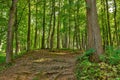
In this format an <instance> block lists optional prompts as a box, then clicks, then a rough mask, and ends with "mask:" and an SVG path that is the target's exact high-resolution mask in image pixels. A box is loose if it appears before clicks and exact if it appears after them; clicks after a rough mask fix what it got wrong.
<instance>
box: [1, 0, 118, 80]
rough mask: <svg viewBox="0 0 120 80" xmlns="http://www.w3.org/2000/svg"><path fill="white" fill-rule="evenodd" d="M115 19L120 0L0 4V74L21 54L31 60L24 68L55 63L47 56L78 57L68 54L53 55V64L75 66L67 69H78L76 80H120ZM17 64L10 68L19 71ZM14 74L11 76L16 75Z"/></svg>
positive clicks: (23, 0)
mask: <svg viewBox="0 0 120 80" xmlns="http://www.w3.org/2000/svg"><path fill="white" fill-rule="evenodd" d="M119 13H120V1H119V0H0V71H1V70H3V69H6V65H5V67H4V66H3V64H2V63H5V59H6V63H12V61H13V59H15V57H16V56H20V55H21V53H26V52H27V53H28V54H29V55H28V54H27V55H26V56H27V57H25V56H23V58H20V61H22V62H24V60H23V59H26V58H27V59H28V61H27V62H29V61H30V60H29V58H30V57H34V58H32V59H34V60H35V59H36V58H43V60H44V58H46V56H47V57H49V58H51V59H53V61H54V59H55V58H54V56H55V55H53V54H51V53H52V52H53V53H57V52H56V51H55V50H63V52H62V53H64V51H66V50H71V51H73V52H74V51H78V52H77V53H80V56H78V54H71V51H68V52H66V53H69V54H66V55H65V54H64V55H65V56H60V55H57V57H58V59H57V58H56V60H55V62H56V64H61V63H60V61H61V60H63V61H66V62H65V63H66V64H67V66H69V65H70V64H74V63H76V65H71V66H72V67H71V68H74V67H75V66H76V71H75V75H76V78H77V80H98V79H100V80H109V79H110V80H120V65H119V64H120V20H119V19H120V15H119ZM41 49H42V50H41ZM37 50H38V51H37ZM58 52H59V51H58ZM39 53H41V54H39ZM44 53H46V54H44ZM49 53H50V54H49ZM75 57H77V60H76V62H75ZM64 58H67V59H68V60H67V59H66V60H65V59H64ZM15 61H16V63H13V64H16V65H19V61H18V63H17V60H16V59H15ZM57 61H58V62H59V63H58V62H57ZM67 61H68V62H69V61H70V63H69V64H68V63H67ZM94 62H97V63H94ZM45 63H46V62H45ZM21 64H24V65H27V63H21ZM33 64H34V63H32V62H31V66H32V65H33ZM51 64H52V61H51ZM53 65H54V64H53ZM8 66H9V65H7V68H8ZM21 66H23V65H20V66H19V68H20V69H22V67H21ZM39 66H42V67H44V66H43V65H41V64H38V66H37V67H38V68H39ZM62 66H64V65H62ZM12 67H13V68H11V69H14V66H12ZM27 67H30V66H28V65H27ZM53 67H54V66H53ZM71 68H69V70H71ZM16 69H18V68H17V67H16ZM35 69H36V68H35ZM45 69H46V68H45ZM66 69H67V68H66ZM8 70H9V69H8ZM29 70H30V69H29ZM13 71H15V70H13ZM13 71H12V70H11V72H10V73H11V74H13V75H16V74H14V73H13ZM16 71H18V70H16ZM56 71H57V70H56ZM58 72H60V71H58ZM68 72H69V71H68ZM6 73H7V70H6ZM71 73H72V74H70V75H72V77H73V74H74V73H73V71H71ZM58 74H59V73H58ZM3 75H5V74H4V73H3ZM3 75H1V74H0V76H2V77H0V79H3V78H4V77H3ZM5 76H6V75H5ZM18 76H19V75H18ZM26 76H28V75H26ZM44 76H45V75H44ZM7 77H8V79H9V77H11V76H9V75H7V76H6V80H7ZM29 77H30V76H29ZM11 79H12V77H11ZM16 79H17V78H16ZM26 79H27V78H26ZM39 79H41V78H40V77H39V78H38V79H35V80H39ZM74 79H75V78H74ZM27 80H28V79H27ZM61 80H62V79H61Z"/></svg>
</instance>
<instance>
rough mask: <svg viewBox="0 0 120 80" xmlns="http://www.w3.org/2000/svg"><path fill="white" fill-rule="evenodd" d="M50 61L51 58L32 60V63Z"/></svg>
mask: <svg viewBox="0 0 120 80" xmlns="http://www.w3.org/2000/svg"><path fill="white" fill-rule="evenodd" d="M51 60H52V59H51V58H41V59H37V60H34V61H33V62H35V63H39V62H45V61H51Z"/></svg>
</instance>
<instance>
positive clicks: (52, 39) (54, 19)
mask: <svg viewBox="0 0 120 80" xmlns="http://www.w3.org/2000/svg"><path fill="white" fill-rule="evenodd" d="M52 8H53V30H52V33H51V40H50V48H51V49H52V48H53V44H54V34H55V23H56V16H55V0H52Z"/></svg>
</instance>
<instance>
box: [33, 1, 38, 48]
mask: <svg viewBox="0 0 120 80" xmlns="http://www.w3.org/2000/svg"><path fill="white" fill-rule="evenodd" d="M37 3H38V0H36V27H35V38H34V48H36V46H37V32H38V30H37V29H38V20H37V17H38V16H37V15H38V6H37V5H38V4H37Z"/></svg>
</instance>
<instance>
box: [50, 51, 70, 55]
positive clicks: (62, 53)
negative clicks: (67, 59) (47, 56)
mask: <svg viewBox="0 0 120 80" xmlns="http://www.w3.org/2000/svg"><path fill="white" fill-rule="evenodd" d="M52 54H58V55H65V54H68V53H64V52H58V53H57V52H56V53H52Z"/></svg>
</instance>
